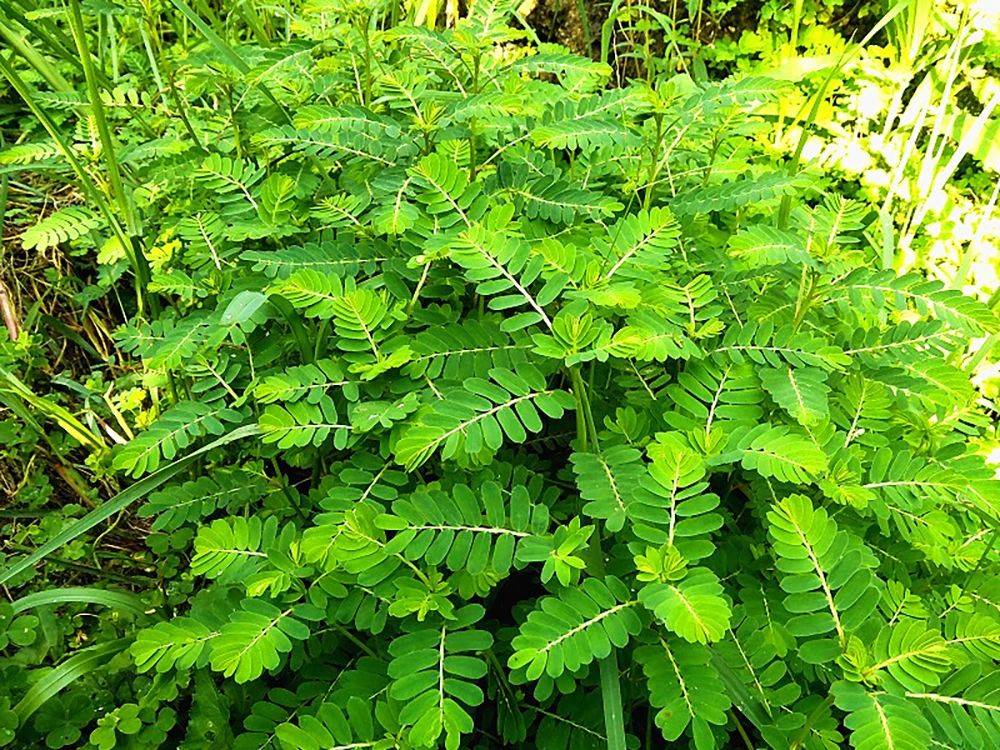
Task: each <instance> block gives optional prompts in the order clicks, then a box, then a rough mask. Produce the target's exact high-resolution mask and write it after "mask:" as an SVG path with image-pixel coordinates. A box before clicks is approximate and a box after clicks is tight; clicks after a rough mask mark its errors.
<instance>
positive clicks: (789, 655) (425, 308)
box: [0, 0, 1000, 750]
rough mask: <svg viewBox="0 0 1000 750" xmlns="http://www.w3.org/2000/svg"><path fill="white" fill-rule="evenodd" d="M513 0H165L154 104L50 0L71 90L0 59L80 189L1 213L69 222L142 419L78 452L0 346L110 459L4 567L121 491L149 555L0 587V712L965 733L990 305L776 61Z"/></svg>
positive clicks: (592, 738)
mask: <svg viewBox="0 0 1000 750" xmlns="http://www.w3.org/2000/svg"><path fill="white" fill-rule="evenodd" d="M514 5H515V4H513V3H491V2H477V3H474V4H472V6H471V8H470V9H469V11H468V14H467V15H466V16H465V17H464V18H463V19H462V20H461V21H459V22H458V23H457V24H456V25H455V27H454V28H453V29H447V30H444V31H431V30H428V29H425V28H420V27H412V26H407V25H401V24H398V25H394V24H392V23H390V22H389V21H390V16H389V14H388V12H386V13H384V14H383V13H382V9H381V8H380V7H374V8H373V6H372V4H370V3H336V4H313V5H308V6H306V9H305V10H304V11H303V12H302V14H301V15H300V16H297V17H296V26H295V28H294V29H289V32H290V36H289V38H288V39H287V40H285V41H280V40H276V41H271V42H268V43H264V42H263V41H259V42H258V43H255V44H243V45H230V44H229V43H228V42H226V41H224V40H223V39H222V38H220V37H219V36H218V35H216V34H215V32H213V31H212V28H211V27H209V26H207V25H206V24H205V22H204V21H203V20H202V17H201V16H200V15H199V14H198V13H196V12H195V10H193V9H191V8H189V7H188V6H187V5H186V3H184V2H181V0H175V6H176V7H177V8H178V9H180V11H179V14H178V18H179V19H181V20H182V21H183V22H184V23H185V24H189V26H188V28H187V31H188V32H189V33H190V34H191V35H192V37H193V38H195V39H201V40H202V41H200V42H197V43H195V42H192V43H191V44H190V48H191V50H192V51H191V52H190V54H188V55H187V56H185V57H179V58H177V57H171V58H169V65H170V67H169V68H165V69H164V70H162V71H160V72H159V74H158V75H160V76H161V77H162V78H164V79H166V82H165V84H164V87H163V89H161V90H162V91H163V92H165V94H164V95H163V96H161V97H158V98H149V97H147V95H146V94H145V93H143V92H141V91H139V90H136V89H129V88H128V86H127V84H123V85H122V86H120V87H119V88H117V89H114V88H112V89H108V88H107V87H105V86H104V85H103V84H104V82H102V80H101V78H102V76H103V75H104V73H100V72H98V71H95V70H93V69H91V68H92V66H91V64H90V63H91V57H90V53H89V51H88V50H87V48H86V46H85V45H86V44H87V40H88V39H89V38H90V37H91V36H92V35H90V34H87V33H86V29H85V16H84V14H82V13H81V10H80V6H79V5H78V4H77V3H76V2H75V0H74V1H73V2H71V3H70V6H69V10H70V12H69V29H70V31H71V34H72V39H73V40H74V41H75V42H76V44H77V46H78V47H81V48H82V54H83V59H84V60H85V62H86V64H85V65H83V70H82V71H81V72H80V75H81V76H82V77H83V80H85V81H86V83H87V84H88V90H87V91H86V92H83V93H66V94H62V95H60V94H45V95H42V94H40V93H39V91H38V88H37V86H38V84H39V81H38V76H40V75H41V74H38V75H36V76H35V77H34V78H33V77H32V76H31V75H29V74H28V73H29V72H30V70H29V69H27V68H24V69H22V68H19V67H18V66H15V65H13V64H12V63H11V62H10V61H8V60H7V59H5V58H2V57H0V71H2V72H3V73H4V75H5V76H6V77H7V80H8V81H9V82H10V84H11V86H12V88H13V89H14V90H15V91H16V92H17V93H18V94H19V95H20V96H22V97H24V99H25V100H26V101H28V102H29V103H30V104H31V105H32V106H33V110H34V114H35V115H36V116H37V117H39V118H40V120H41V122H42V123H43V125H44V127H45V133H44V137H43V136H42V134H40V135H39V137H38V138H37V139H36V140H32V141H28V142H25V143H22V144H19V145H18V146H15V147H13V148H12V149H11V151H8V152H6V153H7V156H6V159H8V160H13V158H14V157H12V156H11V155H10V154H11V152H12V151H13V153H14V154H15V156H16V157H17V158H18V159H20V160H22V161H23V162H24V163H27V164H46V163H51V164H59V165H61V166H60V167H59V169H62V170H65V169H66V167H67V165H68V166H69V167H71V168H72V170H73V172H72V174H71V175H70V174H67V179H75V181H76V182H75V184H76V185H77V186H78V188H79V189H80V190H81V192H82V196H83V198H84V200H81V201H78V202H74V203H73V204H72V205H70V206H67V207H65V208H61V209H59V210H57V211H55V212H54V213H50V214H49V215H47V216H46V217H45V218H43V219H42V220H41V221H39V222H38V223H37V224H35V225H34V226H32V227H31V229H29V230H28V232H27V233H26V234H25V237H24V243H25V246H27V247H29V248H40V249H42V250H44V249H45V248H48V247H52V246H54V245H56V244H58V243H66V242H70V243H75V246H76V247H78V248H80V249H82V250H89V251H91V252H94V253H96V254H97V257H98V258H99V266H98V275H97V276H95V278H94V279H92V280H91V281H92V282H93V283H92V284H91V285H90V286H88V287H87V288H86V289H85V290H84V291H83V292H82V296H83V297H87V296H88V295H90V298H91V299H96V298H98V297H99V296H101V295H103V294H105V293H106V292H108V291H110V292H111V293H113V294H114V295H117V299H118V300H119V304H120V305H121V307H122V309H124V310H127V311H129V321H128V322H127V324H125V325H122V326H121V327H120V328H119V329H118V330H117V331H116V332H115V334H114V339H115V344H116V346H117V349H118V351H119V352H121V356H122V357H123V358H125V361H126V362H127V363H128V364H127V367H126V369H125V371H124V372H122V373H120V375H119V377H118V380H117V383H116V386H115V387H116V389H117V390H120V391H124V390H125V389H128V388H135V389H141V391H139V394H140V395H138V396H137V399H138V402H137V404H138V405H137V406H136V408H134V409H133V412H134V413H136V414H140V415H141V416H142V421H143V422H144V424H142V425H141V426H139V425H136V424H134V423H133V426H134V427H135V431H134V432H135V434H134V436H132V437H131V438H130V439H127V440H126V439H124V438H123V441H122V444H120V445H117V446H115V447H113V448H107V447H105V446H106V445H107V442H108V441H106V440H105V439H104V438H103V437H101V431H100V430H96V431H95V432H96V433H97V434H96V435H95V436H93V437H92V438H89V437H88V435H92V434H93V433H92V432H91V427H89V426H88V425H86V424H83V423H80V424H79V426H77V425H75V424H74V423H73V421H72V419H75V417H73V415H72V414H69V415H66V414H60V413H59V412H58V411H57V410H56V409H55V408H54V407H53V406H52V405H51V404H50V403H48V402H45V401H44V400H42V401H39V400H38V396H36V395H34V394H33V393H32V391H31V390H30V388H28V387H27V386H26V385H25V383H24V382H23V381H22V380H21V379H19V377H18V376H17V374H15V371H14V369H13V367H14V364H12V362H13V357H12V358H11V361H8V362H5V361H3V360H0V366H2V367H3V369H2V370H0V373H2V374H3V376H4V379H5V382H6V385H5V386H4V391H3V392H4V398H5V400H4V403H5V404H14V405H15V406H18V405H20V408H22V409H23V410H24V413H26V414H29V415H30V414H35V415H37V416H36V417H35V419H37V420H39V421H44V420H50V421H53V420H55V421H58V420H59V419H61V420H62V421H61V422H59V424H60V425H61V426H62V429H64V430H65V431H67V432H69V433H70V435H71V436H72V437H73V439H74V440H75V443H73V445H82V446H83V447H84V448H86V449H89V450H90V451H91V458H90V464H91V466H92V468H93V470H94V471H98V472H99V471H105V472H106V473H107V474H108V475H110V476H118V477H121V478H123V479H124V480H126V481H124V482H123V485H128V484H129V483H131V482H134V484H131V488H130V489H126V490H125V491H124V492H123V493H122V494H121V495H119V496H117V497H116V498H114V499H113V500H111V501H110V502H108V503H104V504H101V505H99V506H98V507H97V508H95V509H94V510H93V511H91V513H90V514H89V515H86V516H84V517H83V518H82V520H80V521H78V522H77V524H76V525H75V526H70V527H69V528H68V529H64V530H61V531H60V532H59V533H54V534H53V535H52V537H51V538H50V539H49V540H48V541H47V542H46V543H45V544H43V545H41V547H40V549H39V551H38V552H36V554H34V555H28V556H24V557H20V558H13V557H12V558H10V559H9V560H8V561H7V563H8V564H7V566H6V567H5V568H4V569H3V570H2V572H0V579H2V580H3V581H4V582H5V583H6V584H7V585H8V586H18V585H24V584H25V583H27V582H28V580H29V577H30V575H31V571H32V566H33V565H34V564H35V563H36V562H38V561H39V560H40V559H42V558H43V557H44V556H45V555H46V554H50V553H52V552H54V551H56V550H57V549H59V548H60V546H61V545H62V544H64V543H66V542H70V541H72V540H77V539H78V537H79V534H80V533H82V531H84V530H87V529H89V528H93V527H95V526H97V525H98V524H100V523H103V522H104V521H107V520H108V519H111V518H112V517H114V516H116V515H117V514H119V513H121V512H127V513H134V515H135V516H136V519H135V521H134V523H136V524H137V525H139V524H145V525H146V526H145V528H144V531H145V532H146V533H147V535H148V545H149V547H150V549H151V551H152V557H151V558H147V559H152V560H153V566H152V567H151V568H149V569H147V570H146V571H145V573H146V574H148V575H150V576H151V579H150V581H149V585H148V586H145V587H142V586H139V585H136V583H135V582H134V581H133V582H128V581H126V582H124V583H125V584H126V585H122V583H123V582H118V581H111V580H104V581H100V582H98V583H97V584H95V585H94V586H91V587H88V588H49V589H43V590H41V591H39V592H36V593H29V594H24V595H23V596H14V597H12V600H13V601H12V603H9V604H8V603H5V604H2V605H0V628H2V629H0V634H2V636H0V643H2V644H3V645H4V646H5V649H6V650H5V652H4V653H5V654H7V655H9V658H5V659H4V661H3V669H4V680H3V687H2V688H0V696H3V700H4V701H5V702H4V703H3V704H0V705H2V706H3V707H4V708H3V710H0V727H2V729H0V742H7V743H8V744H11V745H12V746H19V747H36V746H40V745H41V743H45V744H47V745H48V746H49V747H63V746H81V747H97V748H102V750H107V749H109V748H113V747H143V748H145V747H184V748H203V747H208V746H210V745H211V746H219V747H235V748H241V749H247V748H258V749H260V748H287V749H300V748H301V749H308V750H313V749H318V748H431V747H446V748H449V749H453V748H459V747H469V748H479V747H481V748H488V747H504V746H510V747H539V748H591V747H595V748H596V747H601V748H603V747H610V748H614V749H615V750H620V749H622V748H626V747H630V748H632V747H644V748H647V747H648V748H652V747H663V746H671V747H672V746H678V747H687V746H690V747H694V748H698V749H699V750H704V749H705V748H713V747H720V748H721V747H747V748H755V747H772V748H837V747H854V748H859V749H860V748H864V749H866V750H867V749H869V748H894V749H898V748H927V747H937V746H940V747H950V748H980V747H992V746H995V745H997V744H998V742H1000V727H998V725H997V719H998V716H1000V713H998V703H1000V699H998V691H1000V683H998V681H997V672H996V669H995V662H996V659H997V658H998V657H1000V614H998V604H997V592H996V591H995V588H996V577H995V571H996V567H995V566H996V552H995V547H994V543H995V536H996V532H995V528H996V515H997V497H998V494H997V493H998V485H997V482H996V480H995V479H994V478H993V471H992V469H991V468H990V467H989V466H988V465H987V463H986V461H985V460H984V457H983V453H984V449H983V440H984V439H985V437H986V436H988V435H989V434H990V432H991V430H992V426H991V423H990V418H991V417H990V415H989V414H988V413H987V412H986V411H985V410H984V408H983V405H982V403H980V398H979V395H978V393H977V391H976V390H975V389H974V388H973V386H972V384H971V381H970V377H969V375H968V371H967V369H968V367H969V364H970V355H969V342H970V341H971V340H973V339H977V338H981V337H986V336H989V335H992V334H995V333H997V332H998V331H1000V321H998V318H997V316H996V315H995V314H994V312H993V311H992V310H991V309H990V308H989V307H988V306H987V305H985V304H983V303H981V302H979V301H977V300H975V299H972V298H970V297H966V296H963V295H962V294H961V293H960V292H959V291H957V290H954V289H949V288H946V287H944V286H943V285H942V284H941V283H939V282H937V281H928V280H927V279H926V278H925V277H923V276H920V275H917V274H909V275H902V276H900V275H897V274H896V273H895V272H894V271H893V270H892V268H891V263H887V262H886V253H885V248H884V247H883V245H882V244H881V238H882V236H883V235H882V234H880V232H879V224H878V213H877V211H876V210H874V209H873V208H872V206H870V205H869V204H867V203H864V202H860V201H854V200H850V199H847V198H845V197H843V196H842V194H841V191H840V190H839V189H838V183H837V182H836V181H835V180H833V179H830V178H828V177H827V176H825V175H823V174H812V173H809V172H807V171H802V170H800V169H799V163H798V161H797V160H792V161H788V160H781V159H779V158H777V156H776V155H775V154H774V153H772V152H771V151H770V146H769V142H770V141H769V133H770V131H771V128H772V126H773V119H772V118H771V116H770V115H769V112H771V111H773V109H772V108H771V105H773V104H774V103H775V102H777V101H778V100H779V99H780V98H781V97H782V96H783V95H785V94H786V93H787V91H788V88H787V86H788V84H783V83H781V82H779V81H777V80H773V79H768V78H763V77H754V76H751V77H742V78H732V79H727V80H722V81H718V82H709V81H705V80H698V81H696V80H694V79H692V78H691V77H690V76H687V75H676V76H667V75H663V76H657V77H655V78H653V79H652V80H636V81H632V82H629V83H628V85H625V86H623V87H609V86H608V85H607V83H608V81H609V79H610V77H611V74H612V71H611V68H610V67H609V66H608V65H606V64H605V63H602V62H595V61H593V60H591V59H589V58H586V57H582V56H578V55H574V54H571V53H570V52H568V51H567V50H566V49H564V48H561V47H557V46H555V45H547V44H543V43H538V42H536V41H533V39H532V33H531V32H530V31H526V30H525V29H524V28H522V27H521V26H520V25H519V24H518V23H517V20H516V17H515V16H514V14H513V12H514V10H515V7H514ZM199 24H200V25H199ZM264 31H266V30H262V33H263V32H264ZM291 32H294V33H291ZM199 34H200V36H199ZM265 37H266V34H265ZM132 54H134V55H137V56H138V55H145V52H144V51H143V50H141V49H136V50H132ZM162 59H163V61H164V62H165V63H166V61H167V60H168V58H167V57H163V58H162ZM74 97H75V98H74ZM59 107H63V109H62V110H59V109H58V108H59ZM50 111H56V112H76V111H79V112H81V113H83V114H84V115H85V118H84V119H83V120H81V124H80V126H79V129H78V130H77V131H76V132H73V131H71V130H69V129H68V127H67V122H66V121H67V117H68V116H67V115H65V114H55V115H51V114H49V112H50ZM53 118H55V119H53ZM88 126H92V129H91V130H90V131H88V130H87V128H88ZM91 135H93V137H90V136H91ZM15 149H18V150H15ZM147 398H148V399H149V400H148V401H145V400H144V399H147ZM32 399H35V400H34V401H32ZM70 428H72V431H70ZM88 441H89V442H88ZM59 448H60V446H59V445H56V446H54V447H53V450H57V449H59ZM129 583H130V584H131V585H128V584H129ZM80 602H84V605H83V606H84V607H85V608H88V609H89V610H91V611H92V610H94V609H96V608H97V607H95V606H94V605H99V606H102V607H107V608H108V610H107V612H108V614H104V615H102V616H101V618H100V619H99V620H97V621H96V622H97V623H98V624H97V625H95V626H93V627H91V628H90V629H86V628H81V629H78V628H77V626H76V625H75V624H72V622H71V621H70V620H69V618H68V617H66V616H65V615H60V614H59V613H65V612H67V611H71V612H72V611H77V610H74V609H72V608H73V607H79V606H81V605H80V604H79V603H80ZM71 631H72V632H81V633H85V634H86V636H85V637H81V638H80V642H78V643H76V644H75V648H73V649H71V651H72V653H70V654H68V655H67V656H66V658H65V659H63V660H61V661H59V662H58V663H57V664H58V665H57V666H55V668H54V669H45V668H43V667H34V666H32V665H35V664H39V663H42V664H49V665H50V666H51V662H46V658H47V657H48V656H49V654H50V651H52V649H53V648H54V645H53V644H55V643H57V642H58V643H62V640H63V636H65V635H66V634H67V633H69V632H71ZM93 696H96V700H95V699H94V697H93Z"/></svg>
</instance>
